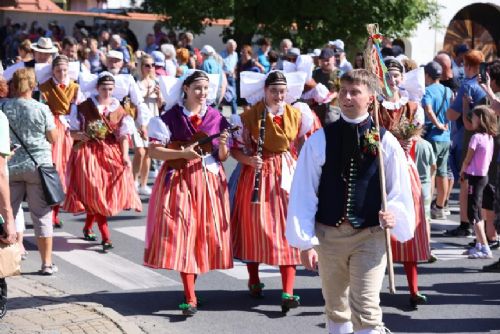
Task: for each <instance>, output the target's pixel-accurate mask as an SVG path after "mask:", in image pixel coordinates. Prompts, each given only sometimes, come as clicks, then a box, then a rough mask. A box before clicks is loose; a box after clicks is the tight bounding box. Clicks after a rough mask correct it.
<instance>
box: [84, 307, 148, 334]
mask: <svg viewBox="0 0 500 334" xmlns="http://www.w3.org/2000/svg"><path fill="white" fill-rule="evenodd" d="M77 304H83V303H77ZM96 305H98V306H95V307H94V311H95V312H96V313H99V314H101V315H102V316H104V317H106V318H108V319H110V320H111V321H112V322H113V323H115V324H116V326H118V328H120V329H121V330H122V331H123V333H126V334H143V333H144V332H143V331H142V330H141V329H140V328H139V327H138V326H137V325H136V324H135V323H133V322H132V321H130V320H128V319H127V318H125V317H124V316H123V315H121V314H120V313H118V312H116V311H115V310H113V309H112V308H109V307H104V306H103V305H101V304H96Z"/></svg>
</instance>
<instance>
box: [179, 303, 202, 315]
mask: <svg viewBox="0 0 500 334" xmlns="http://www.w3.org/2000/svg"><path fill="white" fill-rule="evenodd" d="M179 309H180V310H181V311H182V314H183V315H185V316H188V317H190V316H193V315H195V314H196V312H198V309H197V308H196V306H193V305H191V304H188V303H182V304H179Z"/></svg>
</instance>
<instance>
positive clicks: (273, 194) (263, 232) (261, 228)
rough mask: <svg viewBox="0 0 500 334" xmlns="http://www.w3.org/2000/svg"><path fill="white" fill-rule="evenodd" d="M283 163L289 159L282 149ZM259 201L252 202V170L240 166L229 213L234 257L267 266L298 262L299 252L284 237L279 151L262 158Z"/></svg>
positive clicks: (285, 199)
mask: <svg viewBox="0 0 500 334" xmlns="http://www.w3.org/2000/svg"><path fill="white" fill-rule="evenodd" d="M283 154H285V155H286V161H287V163H289V164H290V163H291V162H292V157H291V155H290V154H289V153H288V152H286V153H283ZM263 160H264V164H263V167H262V173H261V175H262V179H261V187H260V191H259V199H260V203H259V204H252V203H250V202H251V198H252V190H253V187H254V178H255V169H254V168H252V167H250V166H248V165H244V166H243V168H242V170H241V174H240V177H239V180H238V186H237V189H236V195H235V199H234V207H233V213H232V215H231V229H232V232H233V236H232V240H233V252H234V257H235V258H238V259H241V260H244V261H252V262H261V263H267V264H269V265H297V264H300V253H299V250H298V249H297V248H292V247H291V246H290V245H289V244H288V241H287V240H286V238H285V226H286V214H287V208H288V193H287V192H286V191H285V190H283V189H282V188H281V173H282V171H281V164H282V157H281V154H276V155H272V156H270V157H267V158H264V159H263Z"/></svg>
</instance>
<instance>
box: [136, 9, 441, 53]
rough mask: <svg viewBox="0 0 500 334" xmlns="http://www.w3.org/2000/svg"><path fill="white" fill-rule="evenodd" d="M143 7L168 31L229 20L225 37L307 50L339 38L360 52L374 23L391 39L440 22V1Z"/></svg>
mask: <svg viewBox="0 0 500 334" xmlns="http://www.w3.org/2000/svg"><path fill="white" fill-rule="evenodd" d="M144 6H145V9H146V10H148V11H151V12H156V13H161V14H165V15H167V16H168V17H169V19H168V20H167V21H165V25H166V26H167V27H169V28H176V29H181V30H189V31H192V32H193V33H195V34H200V33H203V31H204V29H205V27H206V25H207V24H209V21H210V20H215V19H221V18H222V19H224V18H229V19H232V23H231V25H230V26H229V27H227V28H226V29H224V37H225V38H229V37H232V38H235V39H236V40H237V41H238V42H239V43H249V42H250V41H251V39H252V37H253V36H255V35H262V36H269V37H271V38H272V39H273V42H274V44H275V45H277V43H279V41H280V40H281V39H282V38H290V39H291V40H292V41H293V42H294V44H295V45H297V46H299V47H300V48H302V49H312V48H316V47H321V46H322V45H323V44H324V43H325V42H327V41H328V40H332V39H336V38H341V39H342V40H344V42H345V43H346V45H356V46H357V47H358V48H359V49H361V48H362V47H363V44H364V40H365V39H366V34H367V33H366V27H365V25H366V24H367V23H373V22H376V23H378V24H379V26H380V31H381V32H382V33H383V34H384V35H386V36H391V37H406V36H408V35H409V34H410V33H411V31H412V30H413V29H415V28H416V26H417V24H418V23H420V22H422V21H424V20H425V19H430V20H431V22H436V21H437V12H438V9H439V7H438V5H437V3H436V0H316V1H310V0H307V1H306V0H295V1H289V0H288V1H285V0H265V1H262V0H196V1H194V0H146V1H145V4H144ZM206 19H208V22H207V20H206Z"/></svg>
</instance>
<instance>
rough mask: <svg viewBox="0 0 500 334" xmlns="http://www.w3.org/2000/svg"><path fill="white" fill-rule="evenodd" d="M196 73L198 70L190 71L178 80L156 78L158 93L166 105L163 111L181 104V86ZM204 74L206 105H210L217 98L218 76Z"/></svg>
mask: <svg viewBox="0 0 500 334" xmlns="http://www.w3.org/2000/svg"><path fill="white" fill-rule="evenodd" d="M196 71H200V70H193V69H190V70H188V71H187V72H186V73H185V74H184V75H183V76H182V77H180V78H175V77H171V76H164V75H161V76H159V77H157V78H158V80H159V84H160V91H161V93H162V95H163V98H164V99H165V103H166V104H165V110H170V109H171V108H172V107H173V106H175V105H176V104H180V105H182V104H183V102H184V101H183V90H182V86H183V85H184V80H186V79H187V78H188V77H189V76H190V75H191V74H193V73H194V72H196ZM200 72H203V71H200ZM203 73H205V72H203ZM205 74H206V75H207V76H208V96H207V103H208V104H211V103H212V102H213V101H215V99H216V97H217V91H218V88H219V74H207V73H205Z"/></svg>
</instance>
